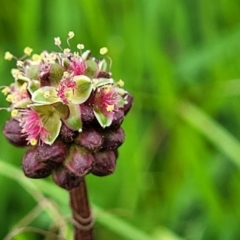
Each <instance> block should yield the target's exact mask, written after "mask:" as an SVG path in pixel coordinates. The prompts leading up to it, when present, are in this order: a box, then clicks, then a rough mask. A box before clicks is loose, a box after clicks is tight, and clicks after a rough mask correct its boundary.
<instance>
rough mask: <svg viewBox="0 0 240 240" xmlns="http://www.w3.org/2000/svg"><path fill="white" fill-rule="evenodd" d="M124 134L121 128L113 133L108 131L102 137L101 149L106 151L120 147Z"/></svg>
mask: <svg viewBox="0 0 240 240" xmlns="http://www.w3.org/2000/svg"><path fill="white" fill-rule="evenodd" d="M124 139H125V134H124V131H123V129H122V128H119V129H118V130H114V131H108V132H106V133H105V135H104V143H103V148H104V149H107V150H115V149H117V148H118V147H119V146H121V145H122V143H123V142H124Z"/></svg>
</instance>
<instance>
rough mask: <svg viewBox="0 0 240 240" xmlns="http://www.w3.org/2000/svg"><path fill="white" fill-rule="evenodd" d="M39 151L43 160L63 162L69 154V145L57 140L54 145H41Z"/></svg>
mask: <svg viewBox="0 0 240 240" xmlns="http://www.w3.org/2000/svg"><path fill="white" fill-rule="evenodd" d="M37 153H38V155H39V159H40V160H41V161H42V162H51V163H61V162H63V161H64V160H65V158H66V156H67V154H68V147H67V146H66V145H65V144H64V143H63V142H62V141H60V140H56V141H55V142H54V143H53V144H52V145H48V144H42V145H39V146H38V147H37Z"/></svg>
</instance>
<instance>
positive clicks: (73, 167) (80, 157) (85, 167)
mask: <svg viewBox="0 0 240 240" xmlns="http://www.w3.org/2000/svg"><path fill="white" fill-rule="evenodd" d="M93 160H94V159H93V156H92V154H90V153H89V152H87V151H86V150H85V149H83V148H81V147H78V146H76V145H72V146H71V148H70V151H69V154H68V156H67V158H66V160H65V161H64V166H65V167H66V168H67V169H68V170H69V171H70V172H71V173H73V174H75V175H77V176H79V177H82V176H85V175H86V174H87V173H88V172H89V171H90V170H91V167H92V162H93Z"/></svg>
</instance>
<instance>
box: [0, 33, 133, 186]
mask: <svg viewBox="0 0 240 240" xmlns="http://www.w3.org/2000/svg"><path fill="white" fill-rule="evenodd" d="M73 37H74V32H72V31H70V32H69V33H68V38H67V40H66V42H67V45H68V47H67V48H64V47H63V48H62V47H61V39H60V38H59V37H56V38H54V43H55V45H57V46H58V47H59V49H60V51H59V52H47V51H42V52H41V53H39V54H35V53H33V54H32V51H33V50H32V49H31V48H30V47H26V48H25V49H24V56H22V57H21V58H19V59H17V58H16V57H15V56H13V55H12V54H11V53H10V52H6V53H5V56H4V57H5V59H6V60H11V59H12V58H14V59H16V68H14V69H12V70H11V73H12V77H13V82H12V83H11V84H10V85H9V86H3V87H2V93H3V94H4V95H5V97H6V101H7V102H8V104H9V107H7V108H1V109H7V110H8V111H9V112H10V113H11V115H10V120H9V121H7V122H6V124H5V127H4V128H3V133H4V135H5V137H6V138H7V139H8V140H9V142H10V143H12V144H13V145H15V146H18V147H25V146H27V145H30V146H28V150H27V152H26V153H25V155H24V157H23V160H22V169H23V171H24V173H25V175H26V176H27V177H31V178H43V177H47V176H49V175H50V174H53V180H54V181H55V182H56V183H57V184H58V185H59V186H60V187H63V188H65V189H67V190H71V189H72V188H75V187H77V186H78V185H79V184H80V182H81V180H82V178H83V177H84V176H85V175H87V174H90V173H92V174H94V175H97V176H106V175H108V174H111V173H113V172H114V170H115V166H116V159H117V156H118V154H117V149H118V148H119V147H120V145H121V144H122V143H123V142H124V137H125V135H124V131H123V130H122V128H121V124H122V122H123V120H124V117H125V116H126V114H127V113H128V111H129V109H130V108H131V106H132V100H133V98H132V96H131V95H130V94H129V93H128V92H127V91H125V90H124V89H123V87H124V82H123V81H122V80H119V81H115V80H114V79H113V78H112V73H111V65H112V61H111V59H109V58H108V61H106V59H105V58H103V56H102V58H103V59H96V58H95V57H92V56H91V52H90V51H89V50H86V51H84V52H82V51H83V49H84V48H85V47H84V45H83V44H77V46H76V48H77V49H78V50H77V51H72V50H71V47H70V43H69V41H70V40H71V39H72V38H73ZM107 51H108V50H107V48H106V47H104V48H101V49H100V54H101V55H104V54H106V53H107ZM30 55H31V56H30ZM109 60H110V62H109Z"/></svg>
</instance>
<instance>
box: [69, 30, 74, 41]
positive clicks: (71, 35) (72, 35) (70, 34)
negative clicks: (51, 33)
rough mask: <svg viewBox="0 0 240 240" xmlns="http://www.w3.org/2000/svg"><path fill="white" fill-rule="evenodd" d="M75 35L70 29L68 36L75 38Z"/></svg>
mask: <svg viewBox="0 0 240 240" xmlns="http://www.w3.org/2000/svg"><path fill="white" fill-rule="evenodd" d="M74 35H75V34H74V32H73V31H70V32H69V33H68V37H69V39H71V38H73V37H74Z"/></svg>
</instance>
